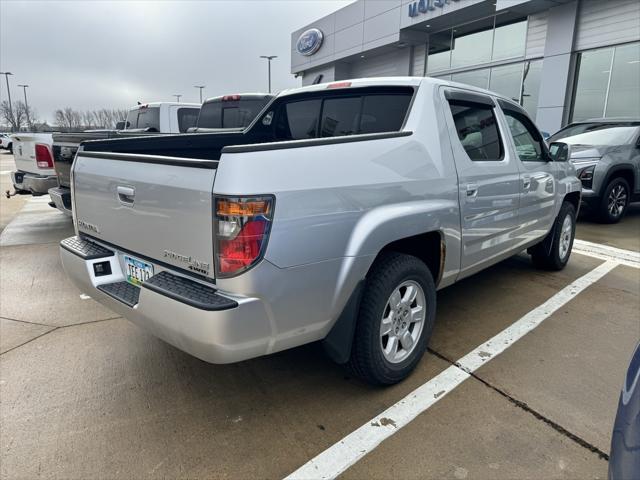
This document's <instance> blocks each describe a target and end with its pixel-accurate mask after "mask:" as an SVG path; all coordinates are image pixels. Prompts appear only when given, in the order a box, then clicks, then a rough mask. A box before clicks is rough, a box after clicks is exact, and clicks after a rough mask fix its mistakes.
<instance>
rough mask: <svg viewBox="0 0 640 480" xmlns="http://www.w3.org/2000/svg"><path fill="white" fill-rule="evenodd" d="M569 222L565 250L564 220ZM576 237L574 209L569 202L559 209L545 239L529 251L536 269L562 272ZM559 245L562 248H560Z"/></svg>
mask: <svg viewBox="0 0 640 480" xmlns="http://www.w3.org/2000/svg"><path fill="white" fill-rule="evenodd" d="M567 217H568V218H569V221H570V222H571V236H570V238H569V239H568V249H567V250H566V253H564V255H563V252H564V248H566V245H567V244H566V243H563V241H564V242H566V237H563V226H564V222H565V219H566V218H567ZM564 233H566V232H564ZM575 235H576V208H575V207H574V206H573V204H571V203H569V202H564V203H563V204H562V207H560V213H558V216H557V217H556V220H555V222H554V223H553V228H552V229H551V231H550V232H549V234H548V235H547V236H546V238H545V239H544V240H543V241H542V242H540V243H538V244H537V245H534V246H533V247H531V248H530V249H529V253H530V254H531V260H532V261H533V264H534V265H535V266H536V268H540V269H543V270H562V269H563V268H564V267H565V266H566V265H567V263H568V262H569V257H571V249H572V247H573V240H574V238H575ZM561 245H562V246H563V247H562V248H561Z"/></svg>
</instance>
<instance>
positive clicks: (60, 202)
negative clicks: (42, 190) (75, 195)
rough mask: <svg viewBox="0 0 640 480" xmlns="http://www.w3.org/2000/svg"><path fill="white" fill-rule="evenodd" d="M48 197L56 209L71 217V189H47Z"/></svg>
mask: <svg viewBox="0 0 640 480" xmlns="http://www.w3.org/2000/svg"><path fill="white" fill-rule="evenodd" d="M49 196H50V197H51V201H52V202H53V203H54V204H55V206H56V208H57V209H58V210H60V211H61V212H62V213H64V214H65V215H69V216H71V213H72V212H71V189H70V188H66V187H55V188H50V189H49Z"/></svg>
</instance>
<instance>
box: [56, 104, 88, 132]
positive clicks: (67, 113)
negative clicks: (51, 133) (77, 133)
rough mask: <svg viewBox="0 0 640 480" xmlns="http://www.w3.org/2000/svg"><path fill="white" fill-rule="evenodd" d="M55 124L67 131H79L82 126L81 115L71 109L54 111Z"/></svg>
mask: <svg viewBox="0 0 640 480" xmlns="http://www.w3.org/2000/svg"><path fill="white" fill-rule="evenodd" d="M55 118H56V124H57V125H58V126H59V127H61V128H64V129H67V130H79V129H80V127H81V126H82V114H81V113H80V112H78V111H77V110H74V109H73V108H71V107H66V108H64V109H62V110H56V111H55Z"/></svg>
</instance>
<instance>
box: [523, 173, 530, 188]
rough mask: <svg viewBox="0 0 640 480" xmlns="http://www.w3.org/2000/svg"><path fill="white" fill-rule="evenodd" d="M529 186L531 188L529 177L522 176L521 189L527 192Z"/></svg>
mask: <svg viewBox="0 0 640 480" xmlns="http://www.w3.org/2000/svg"><path fill="white" fill-rule="evenodd" d="M530 186H531V177H530V176H529V175H523V176H522V188H523V189H524V190H529V187H530Z"/></svg>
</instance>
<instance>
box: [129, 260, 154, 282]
mask: <svg viewBox="0 0 640 480" xmlns="http://www.w3.org/2000/svg"><path fill="white" fill-rule="evenodd" d="M124 268H125V270H126V271H125V273H126V275H127V282H129V283H132V284H133V285H142V284H143V283H144V282H146V281H147V280H149V279H150V278H151V277H153V265H151V264H149V263H145V262H143V261H141V260H138V259H137V258H132V257H128V256H126V255H125V257H124Z"/></svg>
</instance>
